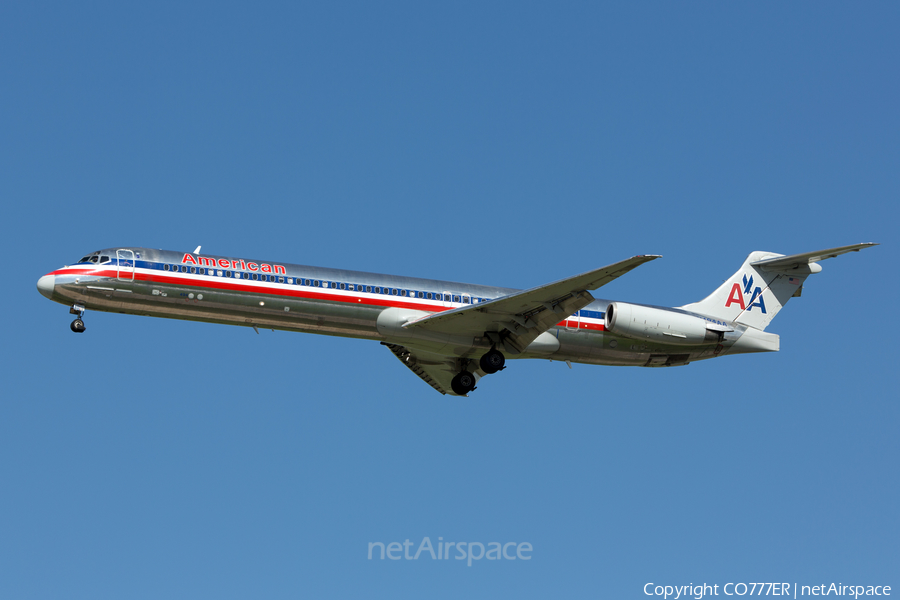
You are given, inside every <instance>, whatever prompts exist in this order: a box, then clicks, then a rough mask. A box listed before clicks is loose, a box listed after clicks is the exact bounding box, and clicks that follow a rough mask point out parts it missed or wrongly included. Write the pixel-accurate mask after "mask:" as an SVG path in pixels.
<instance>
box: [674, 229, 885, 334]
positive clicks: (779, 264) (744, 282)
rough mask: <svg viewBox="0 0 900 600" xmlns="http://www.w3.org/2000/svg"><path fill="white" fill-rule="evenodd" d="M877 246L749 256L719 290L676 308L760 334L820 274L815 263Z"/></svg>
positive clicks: (867, 244)
mask: <svg viewBox="0 0 900 600" xmlns="http://www.w3.org/2000/svg"><path fill="white" fill-rule="evenodd" d="M877 245H878V244H874V243H871V242H869V243H865V244H854V245H852V246H841V247H840V248H829V249H828V250H819V251H818V252H807V253H805V254H793V255H791V256H784V255H782V254H775V253H774V252H760V251H756V252H751V253H750V256H748V257H747V260H745V261H744V264H743V265H741V268H740V269H738V272H737V273H735V274H734V275H732V276H731V277H729V278H728V279H727V280H726V281H725V283H723V284H722V285H721V286H719V289H717V290H716V291H714V292H713V293H712V294H710V295H709V296H707V297H706V298H704V299H703V300H701V301H700V302H694V303H692V304H686V305H685V306H682V307H680V308H683V309H684V310H689V311H691V312H695V313H699V314H702V315H707V316H710V317H713V318H715V319H721V320H724V321H730V322H733V323H741V324H743V325H747V326H748V327H753V328H754V329H758V330H760V331H762V330H764V329H765V328H766V327H767V326H768V325H769V323H771V322H772V319H774V318H775V315H777V314H778V311H780V310H781V309H782V307H783V306H784V305H785V304H787V301H788V300H790V299H791V298H793V297H794V296H799V295H800V292H801V290H802V289H803V282H804V281H806V278H807V277H809V276H810V275H812V274H814V273H818V272H819V271H821V270H822V267H821V266H819V265H818V264H817V263H818V262H819V261H821V260H825V259H826V258H833V257H835V256H838V255H841V254H845V253H847V252H858V251H860V250H862V249H863V248H869V247H871V246H877Z"/></svg>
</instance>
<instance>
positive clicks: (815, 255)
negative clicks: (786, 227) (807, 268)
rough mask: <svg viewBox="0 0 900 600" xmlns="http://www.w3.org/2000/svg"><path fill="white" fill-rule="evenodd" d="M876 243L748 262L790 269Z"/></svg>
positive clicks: (770, 269)
mask: <svg viewBox="0 0 900 600" xmlns="http://www.w3.org/2000/svg"><path fill="white" fill-rule="evenodd" d="M877 245H878V244H876V243H874V242H866V243H863V244H853V245H851V246H840V247H838V248H829V249H827V250H818V251H816V252H806V253H804V254H792V255H790V256H776V257H775V258H768V259H765V260H758V261H756V262H753V263H750V264H751V266H754V267H759V268H761V269H765V270H767V271H773V270H781V269H791V268H795V267H797V266H798V265H807V264H810V263H814V262H819V261H820V260H825V259H826V258H834V257H835V256H840V255H841V254H846V253H847V252H859V251H860V250H862V249H863V248H869V247H871V246H877Z"/></svg>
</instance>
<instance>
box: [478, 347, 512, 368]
mask: <svg viewBox="0 0 900 600" xmlns="http://www.w3.org/2000/svg"><path fill="white" fill-rule="evenodd" d="M478 364H479V366H480V367H481V370H482V371H484V372H485V373H487V374H488V375H490V374H492V373H496V372H497V371H502V370H503V369H505V368H506V366H505V365H506V358H505V357H504V356H503V354H501V353H500V352H499V351H498V350H497V349H495V348H491V349H490V350H488V351H487V353H485V355H484V356H482V357H481V360H480V361H478Z"/></svg>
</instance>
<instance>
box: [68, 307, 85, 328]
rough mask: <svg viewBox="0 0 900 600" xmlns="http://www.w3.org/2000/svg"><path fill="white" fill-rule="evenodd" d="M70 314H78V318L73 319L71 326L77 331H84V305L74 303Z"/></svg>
mask: <svg viewBox="0 0 900 600" xmlns="http://www.w3.org/2000/svg"><path fill="white" fill-rule="evenodd" d="M69 314H70V315H78V318H77V319H75V320H74V321H72V324H71V325H69V328H70V329H71V330H72V331H74V332H75V333H84V330H85V329H86V327H85V326H84V321H83V320H82V319H81V317H83V316H84V307H83V306H82V305H80V304H73V305H72V308H70V309H69Z"/></svg>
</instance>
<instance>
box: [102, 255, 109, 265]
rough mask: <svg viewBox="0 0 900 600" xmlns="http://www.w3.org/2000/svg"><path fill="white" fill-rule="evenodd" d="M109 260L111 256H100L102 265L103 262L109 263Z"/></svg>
mask: <svg viewBox="0 0 900 600" xmlns="http://www.w3.org/2000/svg"><path fill="white" fill-rule="evenodd" d="M108 262H109V257H108V256H101V257H100V264H101V265H102V264H103V263H108Z"/></svg>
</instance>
